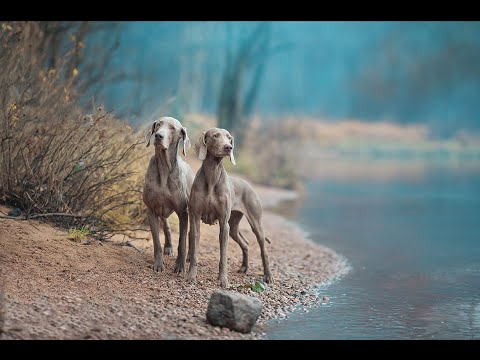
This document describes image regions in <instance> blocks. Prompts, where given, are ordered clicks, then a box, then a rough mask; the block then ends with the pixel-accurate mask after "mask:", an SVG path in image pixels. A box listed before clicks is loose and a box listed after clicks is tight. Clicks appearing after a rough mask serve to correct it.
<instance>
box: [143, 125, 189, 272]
mask: <svg viewBox="0 0 480 360" xmlns="http://www.w3.org/2000/svg"><path fill="white" fill-rule="evenodd" d="M153 134H155V140H154V142H153V144H154V145H155V155H154V156H152V158H151V159H150V163H149V165H148V170H147V173H146V175H145V185H144V187H143V202H144V203H145V205H147V208H148V210H147V214H148V222H149V223H150V231H151V232H152V238H153V253H154V259H155V262H154V265H153V270H154V271H163V269H164V265H163V254H165V255H172V254H173V248H172V236H171V233H170V225H169V224H168V219H167V218H168V217H169V216H170V215H171V214H172V213H173V212H174V211H175V213H176V214H177V215H178V219H179V222H180V237H179V242H178V256H177V261H176V264H175V269H174V272H175V273H181V272H183V271H184V270H185V260H186V259H185V255H186V239H187V230H188V199H189V196H190V189H191V187H192V183H193V179H194V174H193V171H192V169H191V167H190V166H189V165H188V164H187V163H186V162H184V161H183V160H182V159H181V158H180V156H178V146H179V144H180V140H181V139H183V155H184V156H185V155H186V151H187V149H188V148H189V147H190V139H189V138H188V135H187V129H185V128H184V127H183V126H182V124H181V123H180V122H179V121H178V120H177V119H175V118H172V117H162V118H160V119H159V120H157V121H155V122H154V123H153V125H152V128H151V130H150V132H149V137H148V142H147V147H148V146H149V145H150V140H151V137H152V135H153ZM160 223H161V224H162V227H163V233H164V235H165V248H164V251H163V253H162V245H161V244H160V238H159V232H160Z"/></svg>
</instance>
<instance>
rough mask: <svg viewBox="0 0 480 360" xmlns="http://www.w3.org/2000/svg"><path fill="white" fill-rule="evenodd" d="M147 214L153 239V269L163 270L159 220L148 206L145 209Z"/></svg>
mask: <svg viewBox="0 0 480 360" xmlns="http://www.w3.org/2000/svg"><path fill="white" fill-rule="evenodd" d="M147 216H148V223H149V224H150V231H151V232H152V239H153V256H154V259H155V262H154V263H153V270H154V271H163V254H162V245H161V244H160V221H159V220H158V216H157V215H156V214H155V213H154V212H153V211H152V210H151V209H150V208H148V209H147Z"/></svg>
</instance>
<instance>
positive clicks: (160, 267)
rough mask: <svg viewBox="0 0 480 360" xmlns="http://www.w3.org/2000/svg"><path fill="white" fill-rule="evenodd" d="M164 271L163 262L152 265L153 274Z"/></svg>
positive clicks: (159, 261) (158, 261)
mask: <svg viewBox="0 0 480 360" xmlns="http://www.w3.org/2000/svg"><path fill="white" fill-rule="evenodd" d="M164 269H165V266H164V265H163V260H157V261H155V263H154V264H153V271H155V272H159V271H160V272H162V271H163V270H164Z"/></svg>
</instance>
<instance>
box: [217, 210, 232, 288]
mask: <svg viewBox="0 0 480 360" xmlns="http://www.w3.org/2000/svg"><path fill="white" fill-rule="evenodd" d="M219 223H220V235H219V241H220V264H219V279H220V286H221V287H222V288H228V286H229V284H228V234H229V233H230V225H229V224H228V219H222V220H220V221H219Z"/></svg>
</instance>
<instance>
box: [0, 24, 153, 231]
mask: <svg viewBox="0 0 480 360" xmlns="http://www.w3.org/2000/svg"><path fill="white" fill-rule="evenodd" d="M42 35H43V34H42V30H41V29H40V28H39V26H38V25H37V24H36V23H32V22H28V23H4V24H3V25H2V29H1V34H0V68H2V72H1V73H0V104H1V108H2V112H1V113H0V147H1V153H0V195H1V197H2V198H3V200H4V202H7V203H10V204H13V205H15V206H17V207H20V208H21V209H22V210H23V211H24V212H25V214H27V216H29V215H32V214H35V213H68V214H75V215H78V217H81V219H82V221H83V222H84V223H87V224H90V225H91V227H92V229H94V231H95V232H97V233H102V232H105V231H110V230H111V229H113V228H114V227H115V228H116V229H117V230H122V229H127V228H129V227H132V226H134V223H135V221H134V220H135V218H136V217H137V216H139V215H140V213H141V195H140V194H141V179H142V177H143V174H141V175H140V174H139V172H141V171H138V170H140V169H138V166H139V165H138V164H140V163H143V162H142V161H141V159H142V158H143V157H144V156H145V155H146V154H145V152H138V151H135V147H136V146H137V145H139V144H140V143H142V142H143V139H142V137H141V136H139V134H136V133H135V132H134V131H132V129H131V128H130V127H129V126H128V125H127V124H126V123H122V122H120V121H119V120H117V119H115V118H114V117H113V116H112V115H111V114H109V113H107V112H105V111H104V110H103V109H102V108H99V107H95V106H94V108H93V111H92V112H91V113H90V114H85V112H84V111H83V110H82V109H81V108H80V107H79V106H78V105H77V103H76V99H77V94H76V93H75V91H74V87H73V86H72V81H73V79H74V78H75V76H76V75H77V74H75V76H73V77H69V78H68V79H66V78H65V77H64V76H62V75H61V74H63V73H64V71H62V70H63V69H62V65H61V64H57V67H56V68H55V69H50V70H48V71H46V70H44V68H43V67H42V65H43V63H44V61H43V60H44V59H42V58H40V57H41V55H39V54H41V53H42V52H40V51H38V46H40V45H39V44H41V43H42V42H41V41H40V40H41V38H42ZM138 139H142V140H138Z"/></svg>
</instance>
